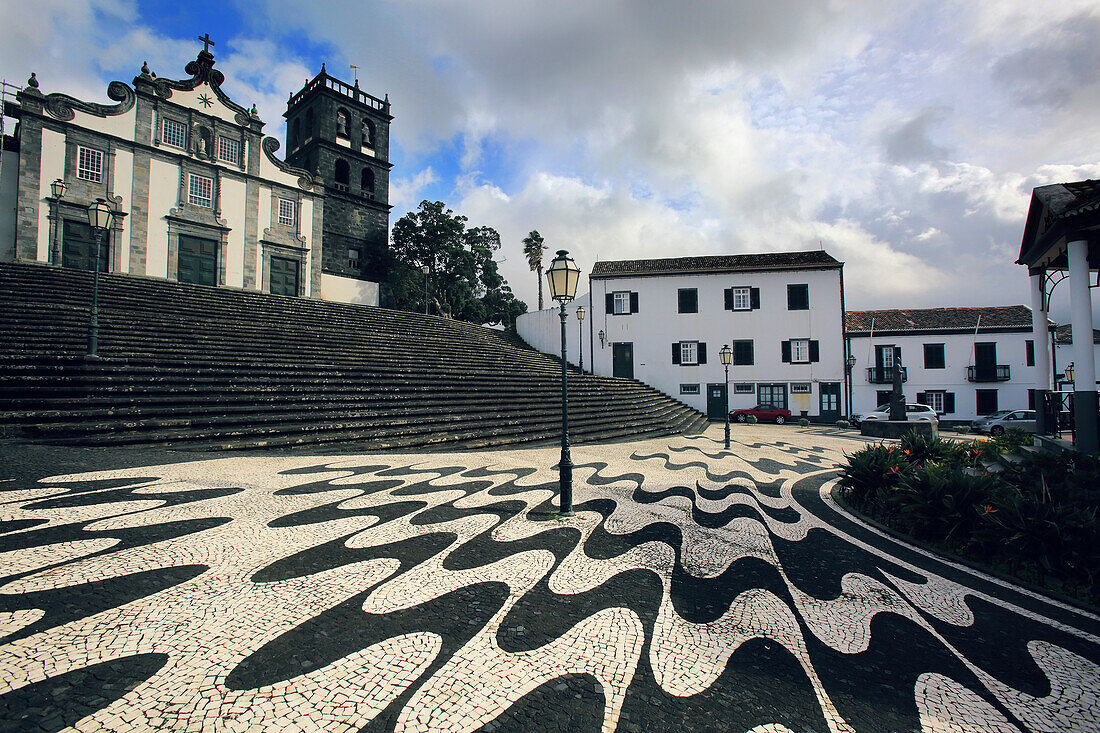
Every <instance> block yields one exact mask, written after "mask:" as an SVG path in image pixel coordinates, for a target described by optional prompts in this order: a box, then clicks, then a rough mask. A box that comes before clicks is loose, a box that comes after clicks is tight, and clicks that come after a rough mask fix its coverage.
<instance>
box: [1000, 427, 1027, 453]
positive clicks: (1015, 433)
mask: <svg viewBox="0 0 1100 733" xmlns="http://www.w3.org/2000/svg"><path fill="white" fill-rule="evenodd" d="M990 442H991V443H993V445H994V447H996V449H997V452H998V453H1019V452H1020V448H1022V447H1023V446H1025V445H1032V443H1034V439H1033V438H1032V437H1031V433H1025V432H1024V431H1023V430H1020V429H1019V428H1009V429H1008V430H1007V431H1005V434H1004V435H998V436H997V437H995V438H993V439H992V440H991V441H990Z"/></svg>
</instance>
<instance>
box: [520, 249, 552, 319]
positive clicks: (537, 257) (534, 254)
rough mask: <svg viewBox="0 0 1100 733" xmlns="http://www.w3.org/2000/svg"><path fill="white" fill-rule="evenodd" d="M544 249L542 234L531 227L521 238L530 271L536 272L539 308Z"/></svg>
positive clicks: (540, 303) (540, 308)
mask: <svg viewBox="0 0 1100 733" xmlns="http://www.w3.org/2000/svg"><path fill="white" fill-rule="evenodd" d="M546 249H547V247H546V244H545V243H544V242H543V239H542V235H541V234H539V233H538V230H536V229H532V230H531V233H530V234H528V235H527V236H526V237H524V238H523V255H524V256H525V257H526V258H527V264H528V265H530V266H531V272H537V273H538V276H537V277H538V281H539V310H542V254H543V252H545V251H546Z"/></svg>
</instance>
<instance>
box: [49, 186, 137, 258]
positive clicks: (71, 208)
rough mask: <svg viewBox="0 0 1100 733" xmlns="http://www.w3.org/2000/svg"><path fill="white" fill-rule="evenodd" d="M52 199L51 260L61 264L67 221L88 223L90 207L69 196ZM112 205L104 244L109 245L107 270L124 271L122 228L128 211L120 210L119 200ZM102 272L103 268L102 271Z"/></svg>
mask: <svg viewBox="0 0 1100 733" xmlns="http://www.w3.org/2000/svg"><path fill="white" fill-rule="evenodd" d="M51 200H52V202H53V204H54V206H53V207H51V209H52V212H53V213H52V214H51V216H52V217H53V218H54V225H53V232H52V239H51V240H50V247H49V250H48V251H49V262H50V264H51V265H57V266H59V267H60V266H61V262H62V260H63V256H62V254H63V253H62V250H63V249H64V246H65V238H64V229H65V222H66V221H76V222H80V223H81V224H87V223H88V207H87V205H85V204H81V203H77V202H75V201H71V200H69V199H68V198H65V199H61V200H60V201H58V200H57V199H53V198H52V197H51ZM114 204H115V205H114V206H112V207H111V211H112V213H113V216H112V217H111V226H110V228H109V229H108V230H107V238H106V240H104V242H103V244H104V246H105V247H107V262H108V268H107V272H121V271H122V229H123V221H124V220H125V218H126V216H127V212H125V211H118V201H115V202H114ZM100 272H102V270H101V271H100Z"/></svg>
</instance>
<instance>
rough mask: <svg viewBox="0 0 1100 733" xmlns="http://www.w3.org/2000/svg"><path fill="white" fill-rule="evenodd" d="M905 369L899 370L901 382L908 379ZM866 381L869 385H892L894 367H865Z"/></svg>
mask: <svg viewBox="0 0 1100 733" xmlns="http://www.w3.org/2000/svg"><path fill="white" fill-rule="evenodd" d="M908 376H909V375H908V374H906V373H905V367H902V368H901V381H903V382H904V381H905V380H906V379H907V378H908ZM867 381H868V382H870V383H871V384H893V383H894V367H867Z"/></svg>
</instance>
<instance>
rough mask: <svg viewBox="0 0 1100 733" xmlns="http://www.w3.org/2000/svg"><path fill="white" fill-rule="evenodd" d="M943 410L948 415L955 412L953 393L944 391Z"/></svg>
mask: <svg viewBox="0 0 1100 733" xmlns="http://www.w3.org/2000/svg"><path fill="white" fill-rule="evenodd" d="M943 411H944V412H945V413H946V414H948V415H950V414H951V413H953V412H955V393H954V392H945V393H944V395H943Z"/></svg>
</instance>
